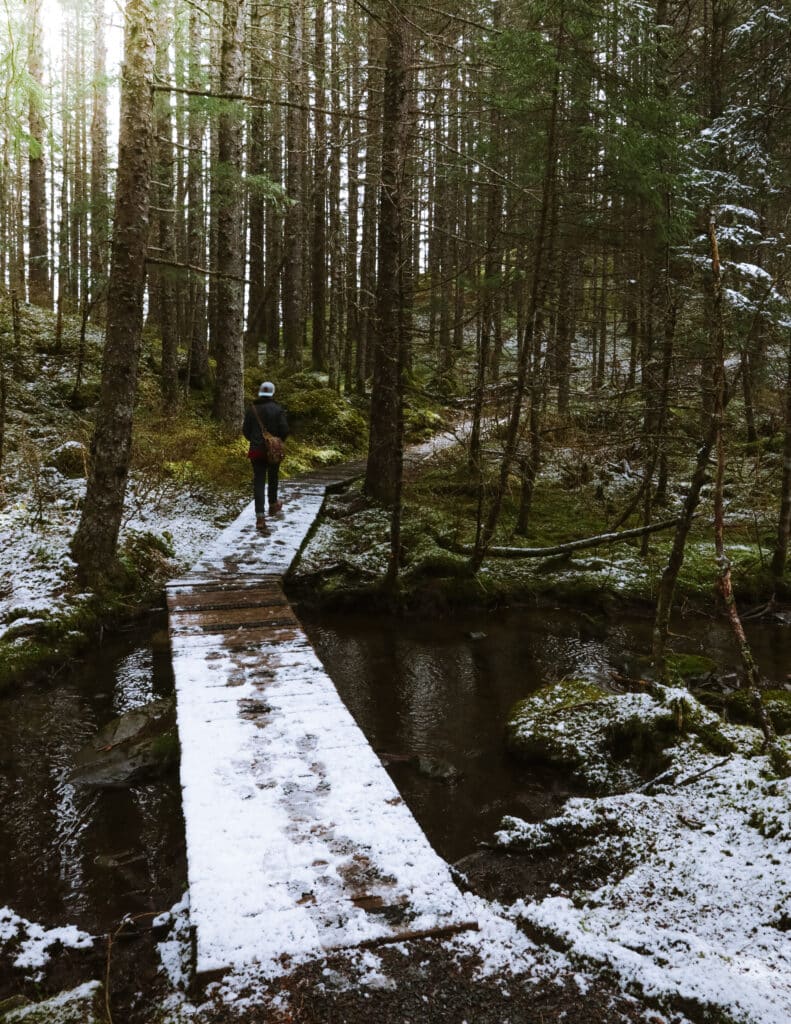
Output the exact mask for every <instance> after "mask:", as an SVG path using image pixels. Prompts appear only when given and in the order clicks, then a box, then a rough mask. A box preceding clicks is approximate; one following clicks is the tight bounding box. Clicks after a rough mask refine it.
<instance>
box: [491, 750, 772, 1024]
mask: <svg viewBox="0 0 791 1024" xmlns="http://www.w3.org/2000/svg"><path fill="white" fill-rule="evenodd" d="M684 756H685V760H684V762H683V764H684V767H685V770H684V773H683V774H684V777H685V778H690V777H692V776H693V775H695V774H696V772H697V771H701V770H703V769H705V768H709V769H711V768H712V767H713V766H714V763H715V762H714V760H713V759H711V758H710V757H709V756H706V757H705V758H704V757H703V756H702V755H701V756H700V760H699V761H697V764H696V762H695V759H694V757H693V756H690V755H689V752H687V754H686V755H684ZM591 816H593V817H594V818H595V817H598V818H599V819H600V820H602V821H604V820H605V819H606V820H608V821H609V822H610V823H611V824H612V823H613V822H617V823H618V835H617V836H616V837H615V841H614V842H613V837H612V836H611V835H603V834H601V833H600V834H599V836H598V837H596V836H595V834H594V836H593V837H592V838H591V839H590V840H589V842H590V843H591V844H592V845H591V846H590V847H589V849H588V853H589V854H591V855H592V856H594V857H595V855H596V852H597V848H598V849H599V850H600V851H601V852H602V853H603V854H605V855H608V856H609V857H610V858H611V863H612V870H613V873H614V874H613V877H611V879H610V880H609V881H607V882H606V883H605V884H604V885H602V886H601V887H600V888H597V889H595V890H593V891H586V890H584V889H581V890H580V891H578V892H574V893H571V894H558V895H554V896H550V897H548V898H546V899H543V900H540V901H538V902H536V903H528V902H524V901H522V902H520V903H518V904H516V905H515V906H514V907H513V908H511V912H512V913H513V914H514V915H515V916H516V918H517V919H521V920H523V921H525V922H528V923H529V924H530V925H531V926H533V927H537V928H539V929H541V930H543V931H545V932H547V933H548V934H552V935H554V936H556V937H558V938H560V939H561V940H562V941H563V943H564V945H567V946H568V949H569V952H570V955H571V956H572V957H578V958H580V960H581V961H582V962H583V963H584V964H586V965H588V967H589V968H590V967H591V966H592V965H594V964H598V965H606V967H608V968H609V969H611V970H613V971H615V973H616V974H617V975H618V976H619V977H620V978H621V980H622V982H623V984H624V985H626V986H627V987H629V988H630V989H631V990H633V991H639V992H640V993H643V994H645V995H647V996H649V997H651V998H655V999H659V1000H660V1001H663V1002H664V1001H667V1000H668V999H669V1000H671V1001H676V1002H678V1001H679V1000H683V1001H685V1002H688V1001H689V1002H693V1003H697V1004H699V1005H703V1006H711V1007H718V1008H721V1009H722V1010H724V1011H725V1012H726V1013H727V1014H730V1015H731V1016H732V1017H733V1019H734V1020H736V1021H740V1022H745V1024H747V1022H749V1024H788V1021H789V1020H791V943H789V940H788V930H789V927H790V926H791V874H790V873H789V867H788V852H789V843H791V781H789V780H788V779H786V780H778V779H776V778H773V777H772V773H771V771H769V766H768V762H767V760H766V759H765V758H764V757H753V758H749V757H746V756H744V755H741V754H735V755H732V756H731V758H730V759H729V760H728V761H727V762H726V763H725V764H723V765H720V766H718V767H717V768H716V770H714V771H710V772H709V774H707V775H705V776H703V777H702V778H699V779H697V780H695V781H692V782H691V783H690V784H689V785H683V782H682V784H680V785H676V786H666V787H663V788H662V789H661V791H660V792H658V793H657V795H655V796H649V795H645V794H641V793H634V792H633V793H625V794H622V795H619V796H611V797H604V798H599V799H596V800H592V799H582V798H577V799H572V800H569V801H568V802H567V803H566V805H565V808H564V810H563V813H562V815H560V816H559V818H558V819H555V820H554V821H553V822H552V823H548V826H549V828H553V827H555V828H557V827H558V826H560V827H561V828H566V829H568V828H570V829H573V828H574V826H575V825H576V826H579V827H580V828H588V829H589V828H590V820H591ZM547 833H548V827H547V825H537V826H536V825H528V824H526V823H523V822H519V821H517V820H515V819H511V820H510V821H509V822H507V827H506V829H505V830H504V831H503V832H501V833H499V834H498V835H499V838H500V840H501V842H502V843H503V844H504V845H506V846H508V845H511V844H514V843H518V842H519V841H520V839H522V840H524V839H527V844H528V849H529V848H530V846H531V845H532V846H533V848H534V849H539V848H540V846H541V844H542V842H544V841H545V840H546V835H547ZM619 848H620V854H619V853H616V854H615V856H613V849H616V850H618V849H619ZM624 851H628V859H629V861H630V863H631V866H629V865H624V864H623V862H622V861H621V855H622V854H623V852H624ZM624 859H626V858H624ZM632 862H633V863H632ZM624 867H625V873H624ZM621 875H622V877H621Z"/></svg>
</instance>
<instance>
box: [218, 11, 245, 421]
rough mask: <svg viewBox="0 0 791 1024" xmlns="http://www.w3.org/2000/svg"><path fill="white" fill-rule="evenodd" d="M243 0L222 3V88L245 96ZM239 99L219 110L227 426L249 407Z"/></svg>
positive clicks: (221, 378) (221, 370)
mask: <svg viewBox="0 0 791 1024" xmlns="http://www.w3.org/2000/svg"><path fill="white" fill-rule="evenodd" d="M244 15H245V3H244V0H225V2H224V4H223V26H222V55H221V59H220V92H222V93H229V94H231V95H235V96H238V95H241V92H242V88H243V84H244V60H243V58H242V42H243V39H244ZM240 122H241V118H240V116H239V110H238V108H237V106H236V104H228V105H227V106H225V107H224V108H223V110H222V112H221V113H220V117H219V124H218V128H217V156H218V161H219V166H218V168H217V173H218V180H217V182H216V184H215V189H216V195H217V272H218V275H219V276H218V277H217V303H218V307H219V311H221V315H220V316H218V323H217V338H216V346H215V357H216V359H217V376H216V380H215V383H214V404H213V413H214V417H215V419H218V420H219V421H220V422H221V423H223V424H225V426H227V427H228V428H233V427H236V428H237V429H239V426H240V424H241V422H242V415H243V412H244V361H243V349H242V329H243V323H244V308H243V300H244V284H243V280H244V255H243V248H242V210H243V203H242V133H241V124H240Z"/></svg>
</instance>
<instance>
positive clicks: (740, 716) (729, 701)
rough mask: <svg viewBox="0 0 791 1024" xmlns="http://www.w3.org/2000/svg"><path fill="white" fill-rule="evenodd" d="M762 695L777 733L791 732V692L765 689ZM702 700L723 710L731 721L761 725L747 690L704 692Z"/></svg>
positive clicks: (781, 734)
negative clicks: (724, 692) (725, 692)
mask: <svg viewBox="0 0 791 1024" xmlns="http://www.w3.org/2000/svg"><path fill="white" fill-rule="evenodd" d="M761 696H762V699H763V704H764V707H765V708H766V711H767V713H768V714H769V717H770V719H771V720H772V724H773V725H774V727H775V731H776V732H777V734H778V735H779V736H784V735H786V734H787V733H789V732H791V693H789V692H788V690H777V689H775V690H763V691H762V693H761ZM701 700H703V701H704V703H706V704H707V705H709V706H710V707H715V708H716V709H717V710H718V711H721V712H722V713H723V714H724V715H725V717H726V718H727V719H728V720H729V721H731V722H737V723H739V724H742V725H753V726H755V727H756V728H758V727H760V724H761V723H760V720H759V718H758V714H757V712H756V710H755V707H754V706H753V702H752V698H751V696H750V694H749V693H748V692H747V691H746V690H736V691H735V692H734V693H727V694H723V693H704V694H702V695H701Z"/></svg>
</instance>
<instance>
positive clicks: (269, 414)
mask: <svg viewBox="0 0 791 1024" xmlns="http://www.w3.org/2000/svg"><path fill="white" fill-rule="evenodd" d="M274 395H275V385H274V384H273V383H272V381H271V380H265V381H264V382H263V384H262V385H261V387H260V388H259V389H258V397H257V398H255V399H254V400H253V403H252V405H251V406H250V407H249V409H247V411H246V412H245V414H244V423H243V424H242V433H243V434H244V436H245V437H246V438H247V440H248V441H249V442H250V449H249V451H248V452H247V457H248V458H249V459H250V465H251V466H252V467H253V498H254V499H255V525H256V527H257V529H259V530H265V529H266V499H267V498H268V499H269V512H270V514H273V515H274V514H275V513H277V512H279V511H280V510H281V508H282V507H283V502H282V501H278V499H277V485H278V477H279V474H280V459H276V458H273V455H272V453H271V452H270V446H269V444H268V443H267V440H266V438H265V434H271V435H272V436H273V437H277V438H279V439H280V440H281V441H285V439H286V438H287V437H288V435H289V429H288V419H287V418H286V410H285V409H284V408H283V406H282V405H279V404H278V403H277V402H276V401H275V400H274ZM281 457H282V456H281Z"/></svg>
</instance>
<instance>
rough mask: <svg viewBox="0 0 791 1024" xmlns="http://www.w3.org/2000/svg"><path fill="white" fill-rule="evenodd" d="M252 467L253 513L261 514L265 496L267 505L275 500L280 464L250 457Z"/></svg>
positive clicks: (264, 509) (264, 506)
mask: <svg viewBox="0 0 791 1024" xmlns="http://www.w3.org/2000/svg"><path fill="white" fill-rule="evenodd" d="M250 461H251V464H252V467H253V497H254V498H255V514H256V515H257V516H262V515H263V514H264V512H265V511H266V498H267V497H268V498H269V507H270V508H271V507H272V505H274V504H275V502H276V501H277V478H278V474H279V473H280V466H279V465H278V464H277V463H276V462H266V461H264V459H251V460H250Z"/></svg>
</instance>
